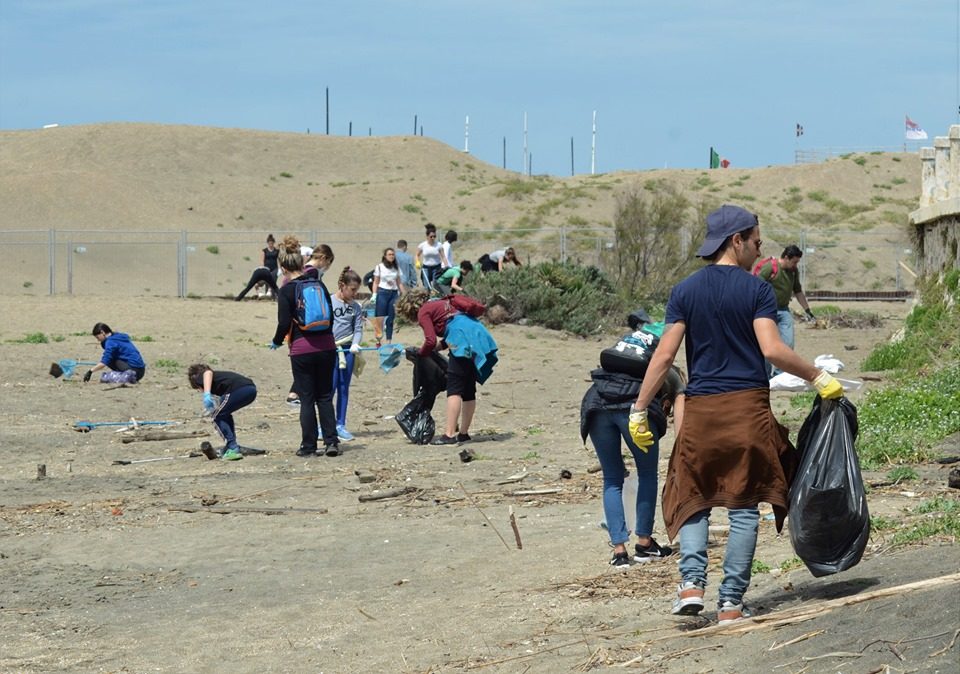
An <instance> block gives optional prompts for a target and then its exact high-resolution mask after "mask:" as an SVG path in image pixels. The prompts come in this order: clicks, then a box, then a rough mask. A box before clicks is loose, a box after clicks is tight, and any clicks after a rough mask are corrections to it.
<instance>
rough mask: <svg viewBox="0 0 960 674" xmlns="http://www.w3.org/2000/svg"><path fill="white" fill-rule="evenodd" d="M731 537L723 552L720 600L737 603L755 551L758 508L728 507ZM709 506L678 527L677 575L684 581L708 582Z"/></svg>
mask: <svg viewBox="0 0 960 674" xmlns="http://www.w3.org/2000/svg"><path fill="white" fill-rule="evenodd" d="M729 515H730V536H729V537H728V538H727V549H726V551H725V553H724V555H723V580H722V581H720V593H719V594H720V602H721V603H722V602H724V601H729V602H732V603H734V604H738V603H740V601H741V600H742V599H743V595H744V593H745V592H746V591H747V588H748V587H750V570H751V567H752V566H753V555H754V553H755V552H756V550H757V528H758V526H759V524H760V511H759V510H757V507H756V506H754V507H752V508H734V509H731V510H729ZM709 527H710V509H709V508H707V509H706V510H701V511H700V512H698V513H697V514H695V515H692V516H691V517H690V519H688V520H687V521H686V522H684V523H683V526H681V527H680V576H681V577H682V578H683V581H684V582H693V583H700V584H702V585H706V584H707V536H708V534H709Z"/></svg>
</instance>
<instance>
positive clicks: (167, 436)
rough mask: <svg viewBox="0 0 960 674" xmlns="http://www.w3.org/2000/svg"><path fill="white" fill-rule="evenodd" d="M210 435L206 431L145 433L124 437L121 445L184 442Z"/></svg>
mask: <svg viewBox="0 0 960 674" xmlns="http://www.w3.org/2000/svg"><path fill="white" fill-rule="evenodd" d="M206 435H210V434H209V433H208V432H207V431H173V432H171V433H167V432H165V431H148V432H146V433H137V434H136V435H125V436H123V437H122V438H121V441H122V442H123V444H128V443H131V442H146V441H149V440H184V439H186V438H200V437H203V436H206Z"/></svg>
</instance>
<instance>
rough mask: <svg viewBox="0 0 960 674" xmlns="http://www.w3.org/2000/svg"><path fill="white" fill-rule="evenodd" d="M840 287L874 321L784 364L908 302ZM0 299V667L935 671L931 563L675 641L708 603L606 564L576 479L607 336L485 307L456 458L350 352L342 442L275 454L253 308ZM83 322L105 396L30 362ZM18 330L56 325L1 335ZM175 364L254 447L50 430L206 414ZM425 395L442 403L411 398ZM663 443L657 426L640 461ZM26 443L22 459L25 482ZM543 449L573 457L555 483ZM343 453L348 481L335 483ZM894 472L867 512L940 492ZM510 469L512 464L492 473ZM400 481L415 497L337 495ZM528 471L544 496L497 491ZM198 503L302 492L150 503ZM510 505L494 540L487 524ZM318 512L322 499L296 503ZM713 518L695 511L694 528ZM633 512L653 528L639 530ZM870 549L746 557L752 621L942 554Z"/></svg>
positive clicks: (596, 504) (670, 572)
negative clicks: (885, 592) (832, 562)
mask: <svg viewBox="0 0 960 674" xmlns="http://www.w3.org/2000/svg"><path fill="white" fill-rule="evenodd" d="M853 308H856V309H861V310H871V311H877V312H879V313H880V315H881V316H882V317H883V318H884V320H883V325H882V327H880V328H877V329H870V330H858V329H831V330H813V329H808V328H807V327H806V326H801V327H800V328H799V330H798V349H799V351H800V353H801V354H802V355H804V356H805V357H808V358H812V357H813V356H815V355H817V354H820V353H834V354H836V355H837V356H838V357H839V358H841V359H842V360H843V361H844V362H845V363H846V364H847V366H848V369H847V370H846V372H845V375H846V376H849V377H851V378H857V377H858V376H859V374H860V370H859V367H860V362H861V361H862V359H863V358H864V357H865V356H866V355H867V353H868V352H869V349H870V347H871V346H873V345H874V344H875V343H877V342H879V341H882V340H884V339H886V338H887V337H888V336H889V335H890V334H891V333H892V332H894V331H895V330H896V329H897V328H898V327H899V325H900V324H901V320H902V317H903V316H904V315H905V314H906V312H907V309H908V307H906V306H905V305H903V304H876V305H855V306H853ZM0 310H2V315H3V316H4V322H3V325H2V326H0V338H2V344H0V358H2V362H4V363H5V366H4V369H3V381H2V387H3V406H2V411H0V428H2V430H0V465H2V467H3V481H2V483H0V532H2V537H0V570H2V575H3V583H2V586H0V633H2V634H3V635H4V636H3V639H2V645H0V670H2V671H9V672H51V671H63V672H147V671H157V672H258V673H259V672H319V671H322V672H360V671H376V672H426V671H432V672H442V671H468V670H469V671H474V670H479V671H498V672H500V671H502V672H556V671H576V670H580V669H584V670H585V669H588V668H590V667H594V668H596V669H597V670H607V669H610V668H612V666H613V665H614V664H616V663H623V662H626V661H628V660H631V659H634V658H637V657H638V656H639V657H640V660H639V661H638V662H636V663H635V665H634V666H636V667H637V668H639V669H642V670H645V671H662V672H668V671H669V672H683V673H687V672H689V673H693V672H716V673H719V672H744V671H750V672H771V671H777V672H801V671H805V672H880V671H942V672H956V671H957V663H958V658H960V655H958V653H960V650H958V649H960V646H958V644H957V643H956V641H957V640H956V638H955V637H956V630H957V629H958V628H960V602H957V601H956V598H957V596H958V592H957V585H956V583H954V584H948V585H941V586H934V587H931V588H928V589H925V590H920V591H917V592H915V593H912V594H897V595H894V596H891V597H887V598H877V599H872V600H869V601H865V602H863V603H860V604H857V605H855V606H849V607H845V608H837V609H835V610H832V611H824V612H823V613H821V614H819V615H817V616H815V617H813V618H812V619H810V620H807V621H805V622H799V623H796V624H791V625H787V626H784V627H781V628H778V629H773V628H771V627H765V628H763V629H759V630H758V631H754V632H751V633H747V634H744V635H730V634H709V633H708V634H706V635H699V633H697V634H698V636H691V635H690V634H689V632H690V630H691V629H693V628H696V627H699V626H704V625H708V624H710V621H711V620H713V619H714V618H715V613H714V612H713V611H712V610H710V607H709V603H708V610H707V611H706V612H705V614H704V616H705V617H704V618H702V619H700V620H687V619H682V620H681V619H676V618H673V617H671V616H670V613H669V607H670V598H671V593H672V589H673V586H674V584H675V583H676V581H677V579H678V574H677V569H676V561H675V558H674V559H673V560H667V561H664V562H663V563H651V564H648V565H638V566H634V567H632V568H630V569H629V570H628V571H627V572H626V573H618V572H614V571H612V570H611V569H610V568H609V567H608V566H607V560H608V559H609V549H608V548H607V544H606V540H607V539H606V536H605V532H604V531H602V530H601V529H600V528H599V527H598V522H599V521H600V519H601V517H602V515H601V502H600V491H601V478H600V475H599V474H591V473H588V472H587V469H588V468H590V467H591V466H592V465H593V464H594V462H595V457H594V456H593V455H592V452H591V451H589V450H585V449H584V448H583V447H582V446H581V444H580V441H579V437H578V410H579V401H580V398H581V396H582V394H583V392H584V391H585V390H586V388H587V386H588V383H587V377H588V372H589V370H590V369H591V367H593V366H594V364H595V363H596V362H597V358H598V354H599V351H600V349H601V348H602V347H603V346H604V345H605V344H606V343H607V342H608V341H609V340H610V337H609V336H607V337H603V338H595V339H587V340H581V339H577V338H574V337H570V336H567V335H564V334H561V333H555V332H550V331H543V330H540V329H536V328H532V327H523V326H500V327H497V328H495V329H494V330H493V334H494V336H495V338H496V339H497V340H498V342H499V344H500V347H501V355H502V360H501V363H500V364H499V366H498V367H497V370H496V372H495V373H494V376H493V377H492V379H491V380H490V382H489V383H488V384H487V385H486V386H484V387H483V388H482V390H481V397H480V402H479V411H478V416H477V421H476V424H475V428H474V429H473V430H472V434H473V435H474V437H475V438H476V439H477V440H478V441H477V442H475V443H474V445H473V449H474V451H475V452H476V453H477V454H478V455H479V457H478V460H476V461H474V462H473V463H470V464H461V463H460V462H459V461H458V460H457V457H456V451H455V450H453V449H449V448H438V447H417V446H413V445H410V444H407V443H406V441H405V439H404V438H403V436H402V434H401V433H400V431H399V429H398V427H397V425H396V423H395V422H394V421H393V420H392V419H389V418H387V417H388V416H389V415H393V414H395V413H396V412H397V411H398V410H399V409H400V408H401V406H402V405H403V404H404V402H405V401H406V400H407V399H408V398H409V396H410V387H411V379H410V366H409V364H408V363H402V364H401V365H400V366H399V367H398V368H396V369H395V370H394V371H393V372H391V373H389V374H386V375H385V374H383V373H382V372H379V371H377V370H375V369H374V368H370V369H369V370H368V371H367V372H366V373H364V375H363V376H362V377H360V378H359V379H358V380H357V381H356V383H355V386H354V388H353V395H352V397H351V411H350V422H349V425H350V427H351V428H352V430H353V431H354V433H355V434H356V440H354V441H353V442H350V443H346V444H345V445H344V448H345V449H346V452H345V453H344V454H343V455H342V456H340V457H337V458H317V459H311V460H305V459H298V458H297V457H296V456H294V450H295V449H296V447H297V442H298V439H299V430H298V424H297V421H296V413H295V412H293V411H291V410H290V409H288V407H287V406H286V405H285V403H284V402H283V400H284V396H285V392H286V390H287V388H288V387H289V384H290V374H289V364H288V359H287V357H286V356H285V354H284V353H283V352H282V351H279V352H270V351H268V350H267V349H265V348H264V347H263V344H264V343H265V342H266V341H267V340H268V338H269V337H270V336H271V334H272V326H273V324H274V305H273V304H272V303H269V302H257V301H248V302H245V303H242V304H236V303H234V302H227V301H215V300H172V299H169V300H168V299H159V298H141V299H137V300H135V301H126V300H124V301H118V300H117V299H115V298H108V297H87V298H83V299H80V298H68V297H57V298H48V297H36V298H9V297H4V298H0ZM96 321H106V322H108V323H110V324H111V325H112V326H113V327H114V328H115V329H116V330H119V331H124V332H129V333H131V334H132V335H134V336H136V337H137V338H139V345H140V347H141V349H142V351H143V353H144V356H145V357H146V359H147V361H148V363H149V371H148V373H147V377H146V379H145V380H144V381H143V382H142V383H141V384H140V385H138V386H136V387H134V388H122V389H111V388H110V387H108V386H105V385H100V384H95V383H91V384H86V385H84V384H82V383H79V381H78V379H79V377H77V376H75V377H74V378H73V379H72V380H71V381H64V380H62V379H60V380H54V379H52V378H50V377H49V376H48V375H47V374H46V370H47V368H48V366H49V363H50V362H51V361H53V360H57V359H60V358H78V359H88V360H93V359H95V358H96V356H97V351H98V349H97V346H96V343H95V341H94V340H93V338H92V337H90V336H89V335H88V333H89V330H90V328H91V327H92V325H93V323H94V322H96ZM35 332H44V333H46V334H47V335H50V336H53V335H61V336H63V340H62V341H51V342H50V343H48V344H23V343H13V340H17V339H21V338H23V337H24V336H25V335H27V334H29V333H35ZM145 337H150V338H152V341H146V340H145V339H144V338H145ZM418 338H419V334H418V331H417V330H416V329H414V328H411V327H409V326H407V327H403V328H402V329H401V330H400V332H399V333H398V335H397V340H398V341H400V342H402V343H405V344H412V343H416V342H417V341H418ZM194 361H207V362H211V363H214V362H215V363H216V364H217V366H218V367H221V368H224V369H233V370H236V371H239V372H242V373H245V374H247V375H249V376H251V377H252V378H253V379H254V380H256V382H257V384H258V387H259V391H260V393H259V398H258V399H257V401H256V402H255V403H254V404H253V405H252V406H251V407H249V408H247V409H244V410H242V411H241V412H240V413H239V414H238V416H237V419H238V426H239V429H238V430H239V436H240V440H241V442H242V443H244V444H247V445H250V446H257V447H263V448H265V449H267V450H268V451H269V453H268V454H267V455H266V456H263V457H248V458H247V459H245V460H243V461H241V462H235V463H226V462H219V461H217V462H214V461H207V460H206V459H204V458H190V459H179V460H171V461H161V462H154V463H143V464H137V465H130V466H118V465H112V464H111V462H112V461H113V460H116V459H137V458H148V457H159V456H171V457H172V456H178V455H183V454H187V453H188V452H190V451H192V450H196V448H197V446H198V443H199V441H200V440H202V439H203V438H196V439H190V440H179V441H177V440H174V441H165V442H138V443H131V444H123V443H121V441H120V434H118V433H116V432H114V431H113V430H112V429H110V428H98V429H96V430H94V431H93V432H90V433H87V434H80V433H77V432H75V431H74V430H72V429H71V426H72V424H73V423H74V422H75V421H78V420H90V421H123V420H127V419H130V418H131V417H134V418H136V419H139V420H177V421H181V422H183V423H182V427H181V428H182V429H188V430H191V429H195V430H204V431H210V425H209V422H204V421H202V420H200V419H199V418H198V411H199V409H198V408H199V396H197V395H196V393H195V392H192V391H191V390H190V389H189V388H188V386H187V385H186V381H185V376H184V369H185V366H186V365H187V364H189V363H191V362H194ZM161 362H166V363H167V364H168V365H170V367H169V368H164V367H162V366H160V363H161ZM81 371H82V370H81ZM873 385H875V384H873V383H870V384H868V386H873ZM859 395H860V394H853V398H854V400H856V399H857V398H858V397H859ZM790 398H791V394H785V393H780V394H775V395H774V402H775V406H776V409H778V410H779V411H781V412H783V414H784V415H785V416H784V419H785V420H786V422H787V423H788V424H789V425H790V426H791V427H792V430H793V431H794V432H796V430H797V428H798V426H799V421H800V419H801V418H802V416H803V412H802V411H800V410H796V409H794V408H792V407H791V406H790V405H789V400H790ZM441 407H442V398H441V401H440V402H439V403H438V407H437V408H436V409H437V412H438V414H437V415H436V416H437V417H438V418H440V417H442V413H440V409H441ZM211 439H212V438H211ZM481 440H482V441H481ZM671 442H672V433H671V434H669V435H668V437H667V438H665V439H664V441H663V448H664V449H663V451H662V452H661V468H664V467H665V465H666V457H667V455H668V454H669V448H670V446H671ZM38 464H45V465H46V469H47V474H48V477H47V478H46V479H43V480H37V479H36V471H37V465H38ZM562 469H567V470H569V471H571V472H572V475H573V477H572V478H571V479H569V480H564V479H561V478H560V477H559V476H560V471H561V470H562ZM357 470H365V471H369V472H372V473H374V474H375V475H376V477H377V479H376V482H374V483H372V484H361V483H360V482H359V480H358V479H357V477H356V476H355V474H354V471H357ZM919 470H920V472H921V476H922V479H921V480H920V481H919V482H916V483H912V484H911V485H910V487H909V489H910V493H905V492H904V490H903V488H902V487H882V488H876V489H874V490H872V491H871V493H870V508H871V511H872V512H873V513H874V514H882V515H884V516H887V517H894V518H899V517H903V516H904V513H905V512H907V509H908V508H912V507H915V506H916V505H917V504H918V503H919V502H920V500H922V499H924V498H929V497H931V496H932V495H934V494H937V493H941V492H944V491H945V490H946V488H945V470H944V469H943V468H942V467H939V466H936V465H930V466H921V467H919ZM521 472H526V473H527V477H526V478H524V479H523V481H521V482H518V483H515V484H507V485H499V484H497V483H498V482H499V481H501V480H504V479H505V478H507V477H509V476H511V475H514V474H517V473H521ZM866 477H867V479H868V481H869V480H880V479H882V475H877V474H868V475H867V476H866ZM400 487H410V488H415V489H416V491H413V492H411V493H409V494H407V495H406V496H404V497H403V498H397V499H391V500H383V501H375V502H370V503H361V502H360V501H359V500H358V497H359V496H361V495H364V494H371V493H373V492H374V491H375V490H378V489H381V490H382V489H389V488H400ZM545 488H550V489H559V490H560V491H559V492H558V493H555V494H548V495H540V496H512V495H510V494H511V492H513V491H515V490H518V489H545ZM204 498H206V499H211V498H216V499H217V500H218V502H219V504H220V505H223V506H227V507H229V506H233V507H235V508H238V509H239V508H256V507H261V508H262V507H273V508H299V509H303V510H304V511H303V512H288V513H285V514H280V515H266V514H256V513H249V512H235V513H233V514H212V513H202V512H201V513H187V512H179V511H172V510H171V507H173V506H177V505H183V504H189V505H193V506H197V505H199V504H200V503H201V500H202V499H204ZM511 506H512V507H513V509H514V512H515V513H516V515H517V521H518V528H519V532H520V535H521V537H522V541H523V549H522V550H517V549H516V545H515V543H514V540H513V534H512V532H511V530H510V526H509V524H508V509H509V508H510V507H511ZM320 508H322V509H326V512H324V513H322V514H321V513H318V512H310V511H308V509H320ZM658 517H659V516H658ZM487 518H489V521H488V519H487ZM724 519H725V518H724V517H723V516H722V514H720V513H717V514H716V516H715V523H723V520H724ZM658 522H659V519H658ZM657 530H658V532H660V533H659V534H658V535H659V536H660V539H661V542H665V541H664V540H663V539H664V538H665V536H664V534H663V533H662V524H658V526H657ZM501 538H502V539H503V540H501ZM717 543H718V544H721V545H722V538H720V539H718V540H717ZM889 543H890V541H889V540H886V539H885V538H884V537H883V536H881V535H877V536H875V538H874V539H873V540H872V541H871V545H870V548H869V550H868V554H867V556H866V558H865V559H864V561H863V562H862V563H861V564H860V565H859V566H858V567H856V568H854V569H852V570H850V571H848V572H846V573H844V574H842V575H840V576H837V577H832V578H831V577H828V578H822V579H813V578H812V577H811V576H810V574H809V573H808V572H807V571H806V570H805V569H796V570H792V571H789V572H787V573H784V574H783V575H780V576H779V577H775V576H774V575H772V574H769V573H760V574H757V575H756V576H755V578H754V583H753V586H752V587H751V590H750V592H749V594H748V597H747V598H748V600H749V601H750V602H751V604H752V605H753V607H754V608H755V610H756V611H757V612H758V613H759V614H760V615H761V616H765V617H769V616H773V615H776V614H778V613H782V612H785V611H788V610H789V609H792V608H795V607H797V606H801V605H816V604H818V603H819V602H823V601H825V600H828V599H834V598H853V597H858V596H863V595H864V594H865V593H868V592H871V591H874V590H877V589H880V588H890V587H895V586H899V585H902V584H904V583H910V582H914V581H920V580H924V579H934V578H938V577H940V576H943V575H945V574H949V573H956V572H957V571H958V569H960V553H958V547H957V546H956V545H955V544H952V545H947V544H937V543H934V544H931V545H928V546H925V547H915V548H909V549H899V550H891V549H890V545H889ZM719 554H720V548H719V547H716V548H713V549H712V551H711V555H712V558H711V568H712V569H713V570H712V572H711V585H710V587H709V588H708V592H707V598H708V602H709V601H710V600H715V598H716V587H717V583H718V581H719V571H718V570H717V569H716V568H714V565H715V564H716V563H717V560H718V557H719ZM792 557H793V552H792V550H791V549H790V545H789V539H788V537H777V536H775V533H774V531H773V526H772V523H770V522H767V521H764V522H763V524H762V528H761V536H760V544H759V549H758V553H757V559H758V560H761V561H762V562H764V563H765V564H767V565H769V566H771V567H776V566H778V565H779V564H780V563H782V562H784V561H786V560H789V559H791V558H792ZM790 642H792V643H790ZM774 644H777V645H780V646H782V647H779V648H774V647H773V646H774ZM785 644H786V645H785ZM808 658H818V659H813V660H808ZM884 667H890V669H884Z"/></svg>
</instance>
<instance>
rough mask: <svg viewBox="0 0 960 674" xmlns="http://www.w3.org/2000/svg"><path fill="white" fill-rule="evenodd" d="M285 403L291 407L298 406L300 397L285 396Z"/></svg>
mask: <svg viewBox="0 0 960 674" xmlns="http://www.w3.org/2000/svg"><path fill="white" fill-rule="evenodd" d="M287 404H288V405H290V406H291V407H300V398H287Z"/></svg>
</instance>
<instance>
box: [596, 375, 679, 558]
mask: <svg viewBox="0 0 960 674" xmlns="http://www.w3.org/2000/svg"><path fill="white" fill-rule="evenodd" d="M591 376H592V378H593V380H594V384H593V386H591V387H590V389H589V390H588V391H587V393H586V395H585V396H584V399H583V403H582V404H581V421H580V428H581V436H583V437H584V439H585V437H586V436H587V435H589V436H590V440H591V442H593V446H594V449H595V450H596V453H597V459H599V461H600V468H601V469H602V471H603V514H604V518H605V521H606V524H607V533H608V535H609V536H610V545H612V546H613V558H612V559H611V560H610V564H611V566H614V567H618V568H627V567H629V565H630V558H631V555H630V554H629V553H628V552H627V545H626V544H627V543H628V542H629V539H630V532H629V531H627V521H626V516H625V513H624V503H623V482H624V478H625V477H626V474H627V470H626V467H625V466H624V463H623V456H622V454H621V450H620V447H621V442H626V444H627V448H628V449H629V450H630V453H631V454H633V460H634V462H635V463H636V466H637V497H636V503H635V505H634V508H635V512H636V520H635V522H636V524H635V527H634V530H635V533H636V535H637V543H636V545H635V546H634V554H633V555H632V557H633V561H635V562H648V561H650V560H652V559H660V558H663V557H668V556H670V555H671V554H672V553H673V550H672V549H671V548H669V547H667V546H661V545H659V544H658V543H657V541H656V540H654V538H653V535H652V534H653V523H654V515H655V514H656V510H657V493H658V492H657V466H658V463H659V458H660V452H659V440H658V439H659V438H660V437H663V434H664V433H665V432H666V418H665V411H666V409H668V408H669V407H670V406H675V408H676V413H675V416H674V419H675V421H676V424H677V426H679V424H680V422H681V420H682V416H683V386H684V385H683V379H682V377H681V376H680V372H679V370H677V369H676V368H671V373H670V377H669V378H668V381H667V382H665V383H664V386H663V387H662V389H661V391H660V394H659V395H658V396H657V399H656V401H655V402H654V403H653V404H651V406H650V407H649V408H648V411H649V414H650V418H651V420H652V421H653V422H654V425H655V426H656V428H657V434H656V436H655V439H654V441H653V444H652V445H650V447H648V448H640V447H638V446H637V444H636V443H635V442H634V441H633V439H632V438H631V437H630V432H629V429H628V425H629V413H630V412H629V408H630V406H631V405H632V403H633V401H634V400H635V399H636V392H639V390H640V381H641V380H640V379H637V378H634V377H631V376H629V375H625V374H619V373H609V372H606V371H604V370H594V372H593V373H592V374H591Z"/></svg>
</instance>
